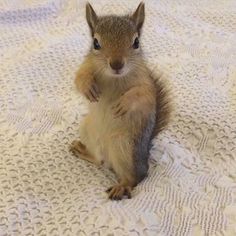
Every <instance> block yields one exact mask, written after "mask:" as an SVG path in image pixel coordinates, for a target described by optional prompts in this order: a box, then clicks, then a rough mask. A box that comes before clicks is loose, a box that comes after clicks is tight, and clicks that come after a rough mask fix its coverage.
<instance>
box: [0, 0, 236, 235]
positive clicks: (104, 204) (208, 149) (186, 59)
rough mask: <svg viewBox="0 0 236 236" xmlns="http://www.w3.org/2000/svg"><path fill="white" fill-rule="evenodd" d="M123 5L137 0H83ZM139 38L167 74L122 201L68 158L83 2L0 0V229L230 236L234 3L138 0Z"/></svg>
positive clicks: (233, 221)
mask: <svg viewBox="0 0 236 236" xmlns="http://www.w3.org/2000/svg"><path fill="white" fill-rule="evenodd" d="M91 3H92V5H93V6H94V8H95V9H96V10H97V12H98V13H102V14H105V13H124V12H129V11H130V10H133V9H135V8H136V7H137V5H138V3H139V2H138V1H134V0H121V1H117V2H116V1H115V0H112V1H108V0H101V1H91ZM145 3H146V22H145V26H144V30H143V38H142V44H143V48H144V51H145V56H146V59H147V62H148V64H149V65H150V67H151V68H152V69H153V70H155V71H156V73H160V74H162V78H163V79H165V80H166V81H168V82H169V83H170V87H171V88H172V96H171V97H172V99H173V102H174V104H175V105H174V107H175V110H174V113H173V120H172V122H171V124H170V126H169V128H168V129H167V130H166V131H164V132H163V133H162V134H161V135H160V136H159V137H157V138H156V139H155V140H154V148H153V149H152V151H151V159H150V166H151V167H150V171H149V176H148V178H147V179H146V180H145V181H143V182H142V183H141V184H140V185H139V186H138V187H137V188H136V189H135V190H134V191H133V198H132V199H131V200H123V201H120V202H113V201H110V200H108V199H107V195H106V193H105V190H106V188H107V187H109V186H110V185H111V184H113V183H114V182H115V181H116V178H115V176H114V174H113V173H111V172H110V171H109V170H106V169H104V168H97V167H95V166H93V165H91V164H89V163H86V162H85V161H82V160H79V159H78V158H76V157H74V156H73V155H72V154H71V153H70V152H69V151H68V146H69V144H70V143H71V141H72V140H74V139H76V138H77V137H78V127H79V125H80V121H81V119H82V117H83V116H84V114H85V113H86V111H87V110H86V104H85V102H84V100H83V99H82V97H81V96H80V95H79V94H78V92H77V91H76V89H75V87H74V84H73V80H74V77H75V71H76V69H77V68H78V66H79V64H80V63H81V61H82V60H83V56H84V55H85V53H86V51H87V50H88V48H89V44H90V36H89V31H88V27H87V24H86V21H85V14H84V12H85V9H84V4H85V1H72V0H70V1H66V0H64V1H63V0H41V1H36V0H32V1H27V0H21V1H20V0H11V1H4V0H3V1H0V60H1V61H0V235H1V236H2V235H39V236H41V235H79V236H80V235H102V236H103V235H119V236H120V235H132V236H133V235H154V236H156V235H165V236H167V235H169V236H173V235H174V236H178V235H179V236H185V235H197V236H198V235H236V2H235V1H234V0H231V1H230V0H208V1H205V0H199V1H195V0H191V1H190V0H158V1H157V0H149V1H145Z"/></svg>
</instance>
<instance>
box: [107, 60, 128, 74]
mask: <svg viewBox="0 0 236 236" xmlns="http://www.w3.org/2000/svg"><path fill="white" fill-rule="evenodd" d="M124 65H125V63H124V61H123V60H112V61H110V66H111V68H112V69H113V70H115V71H116V72H119V71H120V70H121V69H122V68H123V67H124Z"/></svg>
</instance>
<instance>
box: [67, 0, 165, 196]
mask: <svg viewBox="0 0 236 236" xmlns="http://www.w3.org/2000/svg"><path fill="white" fill-rule="evenodd" d="M144 18H145V10H144V3H143V2H141V3H140V4H139V6H138V8H137V9H136V11H135V12H134V13H133V14H132V15H130V16H129V15H125V16H115V15H108V16H101V17H100V16H97V14H96V13H95V11H94V10H93V8H92V6H91V5H90V4H89V3H87V5H86V19H87V23H88V25H89V28H90V31H91V36H92V47H91V50H90V52H89V53H88V55H87V57H86V58H85V60H84V62H83V63H82V64H81V66H80V68H79V70H78V72H77V76H76V80H75V84H76V86H77V88H78V90H79V91H80V92H81V93H82V94H83V95H84V96H85V97H86V98H87V99H88V100H89V113H88V114H87V116H86V117H85V119H84V120H83V121H82V123H81V126H80V141H74V142H73V143H72V145H71V150H72V151H73V152H74V153H75V154H76V155H78V156H79V157H80V158H82V159H84V160H87V161H90V162H93V163H95V164H97V165H100V164H102V163H106V164H108V166H109V167H110V168H112V169H113V170H114V172H115V173H116V174H117V176H118V178H119V182H118V184H116V185H114V186H112V187H111V188H109V189H108V190H107V193H108V196H109V198H110V199H113V200H121V199H122V198H123V197H124V196H126V197H128V198H131V190H132V188H133V187H135V186H136V185H137V184H138V183H139V182H140V181H142V180H143V179H144V178H145V177H146V175H147V172H148V158H149V151H150V148H151V141H152V139H153V137H154V136H155V135H157V134H158V133H159V132H160V131H161V130H162V129H163V128H164V127H165V126H166V124H167V123H168V120H169V103H168V98H167V92H166V89H165V86H164V85H163V84H162V82H161V81H160V80H159V79H158V78H154V77H153V75H152V73H151V72H150V70H149V69H148V68H147V66H146V64H145V62H144V58H143V54H142V50H141V47H140V37H141V29H142V26H143V23H144Z"/></svg>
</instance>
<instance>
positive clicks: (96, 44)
mask: <svg viewBox="0 0 236 236" xmlns="http://www.w3.org/2000/svg"><path fill="white" fill-rule="evenodd" d="M93 47H94V49H95V50H99V49H100V48H101V46H100V44H99V42H98V40H97V39H96V38H95V39H94V40H93Z"/></svg>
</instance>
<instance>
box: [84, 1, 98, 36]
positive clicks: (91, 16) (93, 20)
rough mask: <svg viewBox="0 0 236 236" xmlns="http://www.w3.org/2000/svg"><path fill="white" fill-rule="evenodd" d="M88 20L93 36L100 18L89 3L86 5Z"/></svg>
mask: <svg viewBox="0 0 236 236" xmlns="http://www.w3.org/2000/svg"><path fill="white" fill-rule="evenodd" d="M86 19H87V22H88V25H89V27H90V30H91V32H92V35H93V34H94V28H95V26H96V24H97V21H98V17H97V14H96V12H95V11H94V10H93V8H92V6H91V5H90V4H89V3H87V4H86Z"/></svg>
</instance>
